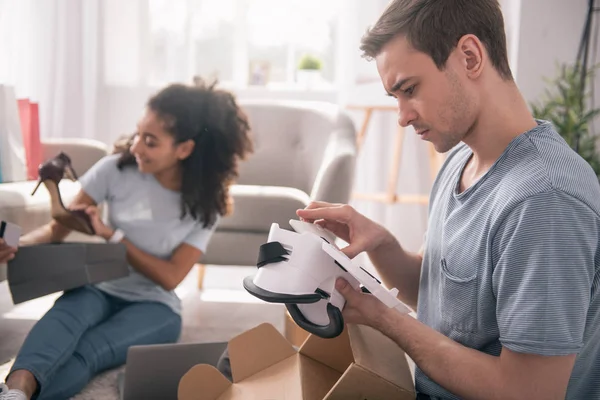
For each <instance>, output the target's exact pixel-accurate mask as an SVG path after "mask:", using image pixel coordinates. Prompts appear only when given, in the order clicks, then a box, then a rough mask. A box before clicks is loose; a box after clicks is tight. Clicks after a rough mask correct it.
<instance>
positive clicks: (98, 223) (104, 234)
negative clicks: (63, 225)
mask: <svg viewBox="0 0 600 400" xmlns="http://www.w3.org/2000/svg"><path fill="white" fill-rule="evenodd" d="M70 208H71V209H72V210H84V211H85V212H86V214H87V215H88V216H89V217H90V222H91V223H92V227H93V228H94V231H95V232H96V235H97V236H100V237H101V238H104V239H105V240H108V239H110V238H111V236H112V235H113V234H114V233H115V232H114V230H113V229H111V228H109V227H108V226H106V225H105V224H104V222H102V218H100V211H98V207H97V206H90V205H87V204H81V205H80V204H77V205H74V206H72V207H70Z"/></svg>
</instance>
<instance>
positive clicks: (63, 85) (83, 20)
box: [0, 0, 101, 138]
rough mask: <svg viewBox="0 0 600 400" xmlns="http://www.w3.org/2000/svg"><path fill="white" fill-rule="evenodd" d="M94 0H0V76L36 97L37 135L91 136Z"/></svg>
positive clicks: (21, 93) (95, 85)
mask: <svg viewBox="0 0 600 400" xmlns="http://www.w3.org/2000/svg"><path fill="white" fill-rule="evenodd" d="M99 3H100V0H86V1H79V0H44V1H36V0H3V1H2V2H1V3H0V37H2V40H1V41H0V82H1V83H4V84H8V85H12V86H14V87H15V90H16V94H17V97H19V98H25V97H27V98H30V99H32V100H33V101H36V102H39V103H40V135H41V136H42V137H68V136H71V137H88V138H94V137H97V136H98V135H99V134H100V133H99V132H97V130H96V122H97V121H96V120H97V114H96V107H97V104H98V90H99V74H98V72H99V70H98V66H99V58H100V53H99V49H100V47H101V43H100V42H101V35H100V34H99V27H100V18H101V15H100V12H99V11H100V7H99Z"/></svg>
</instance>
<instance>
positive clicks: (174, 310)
mask: <svg viewBox="0 0 600 400" xmlns="http://www.w3.org/2000/svg"><path fill="white" fill-rule="evenodd" d="M251 151H252V145H251V140H250V138H249V125H248V121H247V119H246V118H245V116H244V115H243V114H242V112H241V111H240V109H239V107H238V105H237V104H236V102H235V99H234V97H233V96H232V95H231V94H230V93H227V92H224V91H220V90H216V89H215V88H214V85H211V86H207V85H205V84H203V83H202V82H200V83H199V84H198V83H197V85H196V86H195V87H188V86H184V85H172V86H169V87H167V88H165V89H163V90H162V91H161V92H159V93H158V94H156V95H155V96H154V97H152V98H151V99H150V100H149V102H148V104H147V109H146V112H145V115H144V116H143V118H142V119H141V121H140V122H139V124H138V131H137V133H136V134H135V135H134V137H133V138H132V139H131V141H130V142H129V143H128V146H126V149H125V151H123V152H122V153H120V154H114V155H111V156H108V157H105V158H103V159H102V160H100V161H99V162H98V163H97V164H96V165H94V166H93V167H92V168H91V169H90V170H89V171H88V172H87V173H86V174H85V175H84V176H83V177H81V179H80V182H81V187H82V189H81V191H80V192H79V194H78V195H77V196H76V198H75V200H74V202H73V203H74V206H73V207H71V208H76V209H78V210H79V211H81V210H85V213H83V216H89V221H83V219H84V218H83V217H82V215H81V213H79V214H78V213H73V215H72V216H71V217H72V218H71V221H70V223H66V222H68V221H67V219H65V220H64V222H65V223H64V224H63V223H58V222H56V220H54V221H53V222H51V223H50V224H48V225H46V226H43V227H41V228H39V229H37V230H35V231H33V232H31V233H30V234H28V235H25V236H23V237H22V240H21V244H34V243H48V242H55V241H60V240H63V239H64V238H65V237H66V236H67V235H68V234H69V232H70V229H69V228H67V226H69V227H71V228H74V227H76V226H78V224H77V222H85V223H79V226H82V227H85V226H88V225H89V226H90V229H87V230H86V229H79V230H81V231H86V232H88V233H94V234H96V235H98V236H100V237H102V238H104V239H106V240H107V241H110V242H121V243H123V244H124V245H125V246H126V248H127V259H128V261H129V264H130V275H129V276H127V277H125V278H121V279H117V280H114V281H109V282H103V283H100V284H97V285H93V286H85V287H81V288H78V289H75V290H71V291H68V292H65V293H64V294H63V296H61V297H60V298H59V299H58V300H57V301H56V303H55V304H54V306H53V307H52V308H51V309H50V310H49V311H48V313H47V314H46V315H45V316H44V317H43V318H42V319H40V320H39V321H38V323H37V324H36V325H35V326H34V327H33V329H32V330H31V332H30V333H29V335H28V337H27V338H26V340H25V342H24V344H23V346H22V348H21V350H20V352H19V354H18V356H17V358H16V360H15V363H14V365H13V367H12V370H11V372H10V373H9V375H8V378H7V381H6V385H5V386H4V390H3V392H2V394H0V400H4V399H17V400H21V399H29V398H32V397H33V398H37V399H40V400H42V399H67V398H69V397H71V396H73V395H75V394H77V393H78V392H79V391H81V389H82V388H84V387H85V385H86V384H87V383H88V382H89V381H90V380H91V379H92V378H93V377H94V376H95V375H96V374H98V373H99V372H101V371H103V370H106V369H108V368H113V367H116V366H119V365H121V364H123V363H124V362H125V360H126V354H127V349H128V348H129V347H130V346H133V345H142V344H158V343H170V342H175V341H177V340H178V338H179V335H180V332H181V316H180V310H181V304H180V300H179V299H178V298H177V296H176V294H175V293H174V291H173V289H175V287H177V285H178V284H179V283H180V282H181V281H182V280H183V279H184V277H185V276H186V275H187V274H188V272H189V271H190V269H191V268H192V266H193V265H194V263H196V262H197V261H198V260H199V259H200V257H201V256H202V253H203V252H204V251H205V249H206V245H207V243H208V241H209V238H210V236H211V234H212V232H213V230H214V228H215V225H216V222H217V219H218V217H219V216H220V215H224V214H225V213H226V212H227V207H228V189H229V186H230V184H231V183H232V181H233V179H234V178H235V177H236V176H237V161H238V160H239V159H243V158H244V157H245V156H246V155H247V154H248V153H249V152H251ZM57 160H59V161H60V162H58V161H56V160H55V162H54V164H55V165H54V166H53V167H52V168H57V167H56V165H59V166H60V165H62V168H63V169H66V170H67V171H69V170H72V169H71V168H69V160H68V157H64V155H63V156H62V158H57ZM52 168H51V169H52ZM60 177H62V174H61V175H60ZM50 178H51V174H50V175H49V174H48V173H45V174H44V175H43V176H42V174H40V179H41V180H43V181H44V183H45V184H46V186H47V187H48V189H51V188H53V187H54V186H55V185H54V184H53V183H52V182H53V181H52V179H50ZM52 192H53V191H52V190H51V193H52ZM56 192H58V191H56ZM102 202H106V204H107V205H108V211H109V215H108V217H109V222H110V224H109V226H107V225H104V224H103V222H102V220H101V219H100V218H99V215H98V212H97V208H96V207H97V205H99V204H100V203H102ZM53 214H54V213H53ZM62 221H63V220H62V219H61V222H62ZM87 222H89V224H88V223H87ZM75 229H77V228H75ZM13 256H14V249H8V248H7V247H6V246H5V245H4V244H0V257H3V258H4V259H9V258H11V257H13ZM0 261H1V260H0Z"/></svg>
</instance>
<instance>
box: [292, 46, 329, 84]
mask: <svg viewBox="0 0 600 400" xmlns="http://www.w3.org/2000/svg"><path fill="white" fill-rule="evenodd" d="M322 67H323V63H322V61H321V59H319V58H318V57H316V56H314V55H311V54H305V55H303V56H302V57H301V58H300V61H299V62H298V70H297V71H296V80H297V82H298V83H299V84H300V85H301V86H303V87H305V88H306V89H311V88H313V87H315V86H318V85H319V83H320V81H321V68H322Z"/></svg>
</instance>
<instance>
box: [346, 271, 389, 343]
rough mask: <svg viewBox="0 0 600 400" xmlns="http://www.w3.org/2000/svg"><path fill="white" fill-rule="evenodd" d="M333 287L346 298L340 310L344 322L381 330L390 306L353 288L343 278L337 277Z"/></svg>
mask: <svg viewBox="0 0 600 400" xmlns="http://www.w3.org/2000/svg"><path fill="white" fill-rule="evenodd" d="M335 288H336V289H337V291H338V292H340V294H341V295H342V296H343V297H344V299H346V304H345V306H344V310H343V312H342V314H343V316H344V322H346V323H351V324H360V325H367V326H370V327H372V328H375V329H377V330H380V331H381V330H383V328H384V326H385V321H386V316H387V314H388V313H389V312H390V310H391V309H390V308H388V307H387V306H386V305H385V304H383V303H382V302H381V301H379V299H377V298H376V297H375V296H373V295H372V294H368V293H363V292H362V291H361V290H360V289H358V290H356V289H354V288H353V287H352V286H351V285H350V284H349V283H348V281H346V280H345V279H343V278H338V280H337V281H336V283H335Z"/></svg>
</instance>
